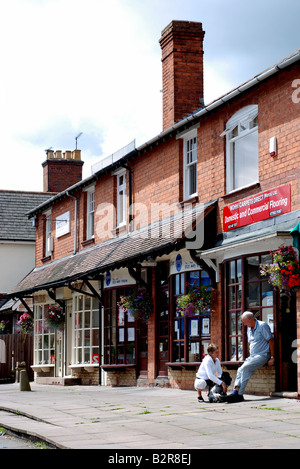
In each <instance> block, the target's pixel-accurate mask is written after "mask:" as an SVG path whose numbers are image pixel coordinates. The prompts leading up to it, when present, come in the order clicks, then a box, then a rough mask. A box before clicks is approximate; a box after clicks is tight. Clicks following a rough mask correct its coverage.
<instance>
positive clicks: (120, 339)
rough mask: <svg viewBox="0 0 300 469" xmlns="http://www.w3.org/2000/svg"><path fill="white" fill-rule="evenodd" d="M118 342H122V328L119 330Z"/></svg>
mask: <svg viewBox="0 0 300 469" xmlns="http://www.w3.org/2000/svg"><path fill="white" fill-rule="evenodd" d="M119 342H124V328H123V327H122V328H120V329H119Z"/></svg>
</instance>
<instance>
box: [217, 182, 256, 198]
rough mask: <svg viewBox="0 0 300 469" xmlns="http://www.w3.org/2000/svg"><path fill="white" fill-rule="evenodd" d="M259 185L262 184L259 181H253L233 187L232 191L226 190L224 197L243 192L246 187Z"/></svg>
mask: <svg viewBox="0 0 300 469" xmlns="http://www.w3.org/2000/svg"><path fill="white" fill-rule="evenodd" d="M259 185H260V183H259V181H255V182H251V184H247V185H246V186H241V187H238V188H237V189H232V190H231V191H229V192H226V194H225V195H224V197H227V196H228V197H229V196H230V195H234V194H236V193H237V192H241V191H244V190H246V189H251V188H252V187H255V186H259Z"/></svg>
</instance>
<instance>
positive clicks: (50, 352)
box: [34, 304, 55, 365]
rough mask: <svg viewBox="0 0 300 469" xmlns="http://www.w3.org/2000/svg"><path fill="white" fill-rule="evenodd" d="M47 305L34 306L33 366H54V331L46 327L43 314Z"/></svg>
mask: <svg viewBox="0 0 300 469" xmlns="http://www.w3.org/2000/svg"><path fill="white" fill-rule="evenodd" d="M48 309H49V305H38V304H37V305H35V306H34V364H35V365H54V362H55V330H54V328H53V327H46V325H45V322H44V317H45V313H46V312H47V311H48Z"/></svg>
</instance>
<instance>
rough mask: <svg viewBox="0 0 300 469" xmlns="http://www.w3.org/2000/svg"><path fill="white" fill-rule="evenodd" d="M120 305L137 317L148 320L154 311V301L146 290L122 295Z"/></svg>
mask: <svg viewBox="0 0 300 469" xmlns="http://www.w3.org/2000/svg"><path fill="white" fill-rule="evenodd" d="M118 307H119V308H123V309H124V311H126V312H128V313H130V314H132V316H133V317H134V318H135V319H144V320H145V321H147V320H148V319H149V317H150V315H151V313H152V309H153V302H152V299H151V298H150V296H149V295H148V293H147V292H145V291H144V290H142V291H134V292H132V293H130V294H129V295H127V296H121V297H120V301H119V302H118Z"/></svg>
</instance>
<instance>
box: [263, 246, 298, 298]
mask: <svg viewBox="0 0 300 469" xmlns="http://www.w3.org/2000/svg"><path fill="white" fill-rule="evenodd" d="M270 254H271V255H272V259H273V262H272V263H270V264H261V265H260V273H261V275H262V276H266V277H267V278H268V282H269V283H270V284H271V285H272V286H273V288H275V289H276V290H278V291H280V293H281V294H283V295H290V294H291V293H292V292H293V291H294V290H295V289H296V288H297V287H299V286H300V266H299V261H298V259H297V254H296V251H295V249H294V248H293V246H280V247H279V248H278V249H277V250H275V251H270Z"/></svg>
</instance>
